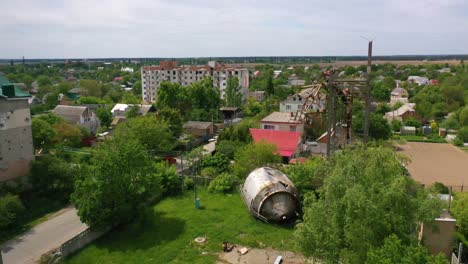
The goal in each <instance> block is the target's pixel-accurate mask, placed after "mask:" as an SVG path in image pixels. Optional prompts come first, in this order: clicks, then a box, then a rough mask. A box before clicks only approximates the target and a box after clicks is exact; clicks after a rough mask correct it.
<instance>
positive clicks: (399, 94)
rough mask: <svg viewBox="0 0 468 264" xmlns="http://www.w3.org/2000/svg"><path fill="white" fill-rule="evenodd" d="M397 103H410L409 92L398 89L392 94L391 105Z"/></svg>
mask: <svg viewBox="0 0 468 264" xmlns="http://www.w3.org/2000/svg"><path fill="white" fill-rule="evenodd" d="M396 103H402V104H406V103H408V92H407V91H406V90H405V89H403V88H400V87H397V88H395V89H393V91H392V92H391V93H390V104H391V105H394V104H396Z"/></svg>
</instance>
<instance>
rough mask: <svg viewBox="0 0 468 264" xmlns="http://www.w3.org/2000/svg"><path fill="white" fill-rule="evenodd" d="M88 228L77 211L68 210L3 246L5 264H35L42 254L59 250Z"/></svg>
mask: <svg viewBox="0 0 468 264" xmlns="http://www.w3.org/2000/svg"><path fill="white" fill-rule="evenodd" d="M86 228H87V226H86V225H85V224H83V223H81V221H80V219H79V217H78V215H77V214H76V209H75V208H67V209H65V210H64V211H63V212H62V213H61V214H59V215H57V216H56V217H53V218H51V219H49V220H47V221H46V222H44V223H41V224H39V225H37V226H35V227H34V228H32V229H31V230H29V231H28V232H26V233H24V234H22V235H21V236H18V237H17V238H15V239H12V240H10V241H7V242H5V243H4V244H2V245H1V246H0V249H1V251H2V254H3V264H21V263H25V264H30V263H35V261H37V260H39V258H40V257H41V256H42V254H44V253H47V252H49V251H51V250H53V249H56V248H58V247H59V246H60V245H61V244H62V243H64V242H66V241H67V240H69V239H70V238H72V237H74V236H75V235H77V234H79V233H80V232H82V231H84V230H85V229H86Z"/></svg>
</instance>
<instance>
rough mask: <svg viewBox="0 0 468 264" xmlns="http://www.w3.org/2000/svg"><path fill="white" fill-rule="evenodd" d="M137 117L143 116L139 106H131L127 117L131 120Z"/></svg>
mask: <svg viewBox="0 0 468 264" xmlns="http://www.w3.org/2000/svg"><path fill="white" fill-rule="evenodd" d="M137 116H141V113H140V107H139V106H138V105H129V106H128V110H127V112H125V117H126V118H128V119H131V118H134V117H137Z"/></svg>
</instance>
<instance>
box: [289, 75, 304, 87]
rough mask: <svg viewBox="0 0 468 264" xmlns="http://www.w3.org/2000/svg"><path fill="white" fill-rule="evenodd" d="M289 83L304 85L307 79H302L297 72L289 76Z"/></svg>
mask: <svg viewBox="0 0 468 264" xmlns="http://www.w3.org/2000/svg"><path fill="white" fill-rule="evenodd" d="M288 85H291V86H302V85H305V80H300V79H299V77H298V76H297V75H296V74H293V75H291V76H290V77H289V78H288Z"/></svg>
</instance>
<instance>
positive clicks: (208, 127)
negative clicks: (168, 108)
mask: <svg viewBox="0 0 468 264" xmlns="http://www.w3.org/2000/svg"><path fill="white" fill-rule="evenodd" d="M184 130H185V132H186V133H187V134H190V135H193V136H197V137H203V138H204V139H206V140H207V139H208V138H209V137H210V136H211V135H213V134H214V132H215V131H214V125H213V123H212V122H201V121H188V122H186V123H185V124H184Z"/></svg>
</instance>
